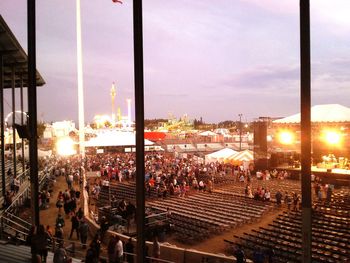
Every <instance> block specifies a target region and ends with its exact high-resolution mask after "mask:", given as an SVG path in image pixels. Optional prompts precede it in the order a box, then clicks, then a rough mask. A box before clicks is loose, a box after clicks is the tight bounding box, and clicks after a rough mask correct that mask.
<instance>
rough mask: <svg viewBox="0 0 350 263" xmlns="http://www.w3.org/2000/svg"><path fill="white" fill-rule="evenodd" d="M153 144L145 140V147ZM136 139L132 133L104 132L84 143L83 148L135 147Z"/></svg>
mask: <svg viewBox="0 0 350 263" xmlns="http://www.w3.org/2000/svg"><path fill="white" fill-rule="evenodd" d="M153 144H154V143H153V142H151V141H149V140H147V139H145V145H153ZM135 145H136V138H135V133H134V132H122V131H104V132H101V133H99V134H98V135H97V137H95V138H91V139H90V140H89V141H87V142H85V147H104V146H135Z"/></svg>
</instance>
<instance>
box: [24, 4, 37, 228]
mask: <svg viewBox="0 0 350 263" xmlns="http://www.w3.org/2000/svg"><path fill="white" fill-rule="evenodd" d="M27 8H28V9H27V15H28V20H27V21H28V22H27V23H28V96H27V97H28V112H29V131H30V139H29V162H30V187H31V188H30V189H31V209H32V224H33V225H36V226H39V199H38V193H39V182H38V144H37V140H38V139H37V135H38V132H37V109H36V107H37V98H36V39H35V38H36V33H35V27H36V26H35V0H27Z"/></svg>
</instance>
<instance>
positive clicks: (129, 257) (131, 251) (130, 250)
mask: <svg viewBox="0 0 350 263" xmlns="http://www.w3.org/2000/svg"><path fill="white" fill-rule="evenodd" d="M125 252H126V253H128V254H127V255H126V261H127V262H128V263H134V255H131V254H134V244H133V243H132V238H131V237H130V238H129V241H128V243H126V244H125Z"/></svg>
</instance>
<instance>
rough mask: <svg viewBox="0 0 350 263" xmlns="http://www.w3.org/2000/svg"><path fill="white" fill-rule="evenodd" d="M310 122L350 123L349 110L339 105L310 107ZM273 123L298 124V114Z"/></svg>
mask: <svg viewBox="0 0 350 263" xmlns="http://www.w3.org/2000/svg"><path fill="white" fill-rule="evenodd" d="M311 122H350V108H348V107H345V106H342V105H339V104H324V105H315V106H313V107H311ZM273 123H300V113H298V114H294V115H292V116H289V117H286V118H283V119H279V120H275V121H273Z"/></svg>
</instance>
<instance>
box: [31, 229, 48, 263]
mask: <svg viewBox="0 0 350 263" xmlns="http://www.w3.org/2000/svg"><path fill="white" fill-rule="evenodd" d="M47 245H48V234H47V233H46V232H45V228H44V226H43V225H39V227H38V231H37V233H36V234H35V235H34V236H33V237H32V240H31V248H32V251H33V252H34V253H32V254H35V258H38V257H40V258H41V261H40V262H46V257H47V253H48V249H47Z"/></svg>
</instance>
